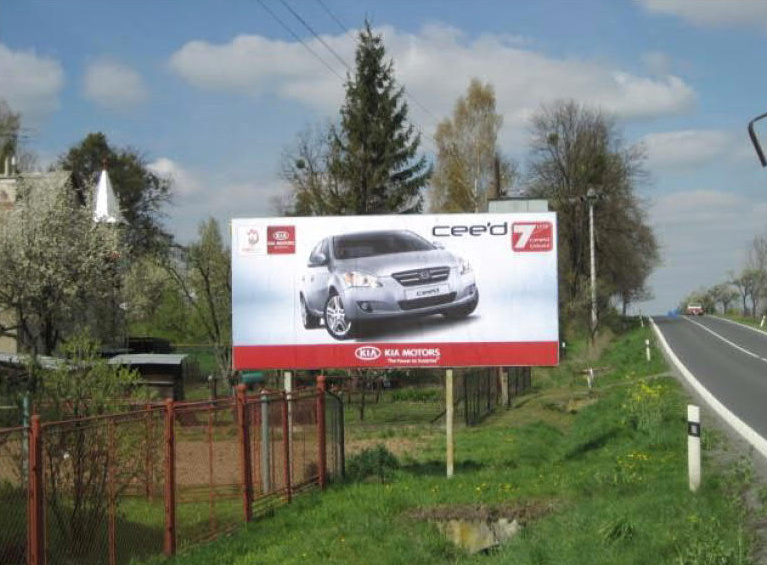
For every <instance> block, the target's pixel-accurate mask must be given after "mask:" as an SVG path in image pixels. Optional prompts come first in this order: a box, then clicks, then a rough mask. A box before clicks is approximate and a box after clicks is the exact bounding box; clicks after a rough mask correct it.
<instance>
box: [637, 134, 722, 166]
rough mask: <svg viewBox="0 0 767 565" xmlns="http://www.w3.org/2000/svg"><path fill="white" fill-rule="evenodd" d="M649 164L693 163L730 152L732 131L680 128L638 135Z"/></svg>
mask: <svg viewBox="0 0 767 565" xmlns="http://www.w3.org/2000/svg"><path fill="white" fill-rule="evenodd" d="M642 143H643V144H644V145H645V147H646V148H647V157H648V163H649V165H650V167H652V168H654V169H655V168H657V169H676V168H686V167H695V166H698V165H703V164H706V163H711V162H715V161H717V160H721V159H729V158H731V157H733V156H734V153H733V152H734V149H735V148H736V147H737V145H736V143H735V140H734V139H733V135H732V134H730V133H728V132H725V131H720V130H682V131H671V132H664V133H651V134H648V135H646V136H644V137H643V138H642Z"/></svg>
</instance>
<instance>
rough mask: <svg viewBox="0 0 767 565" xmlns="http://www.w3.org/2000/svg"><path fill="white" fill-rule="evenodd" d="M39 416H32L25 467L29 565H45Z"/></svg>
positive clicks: (41, 444)
mask: <svg viewBox="0 0 767 565" xmlns="http://www.w3.org/2000/svg"><path fill="white" fill-rule="evenodd" d="M42 434H43V432H42V427H41V425H40V416H37V415H35V416H32V423H31V426H30V430H29V437H28V442H29V464H28V466H27V473H28V475H29V476H28V478H27V481H28V482H27V488H28V489H29V495H28V496H29V498H28V500H27V505H28V506H27V536H28V539H27V548H28V552H29V554H28V556H27V557H28V563H29V565H45V561H46V556H45V514H44V510H45V493H44V492H43V436H42Z"/></svg>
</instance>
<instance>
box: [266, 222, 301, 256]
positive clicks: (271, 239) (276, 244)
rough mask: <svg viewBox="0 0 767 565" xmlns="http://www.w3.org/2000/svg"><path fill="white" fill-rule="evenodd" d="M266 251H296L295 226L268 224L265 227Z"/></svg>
mask: <svg viewBox="0 0 767 565" xmlns="http://www.w3.org/2000/svg"><path fill="white" fill-rule="evenodd" d="M266 252H267V253H268V254H269V255H273V254H275V253H277V254H279V253H295V252H296V226H269V227H267V228H266Z"/></svg>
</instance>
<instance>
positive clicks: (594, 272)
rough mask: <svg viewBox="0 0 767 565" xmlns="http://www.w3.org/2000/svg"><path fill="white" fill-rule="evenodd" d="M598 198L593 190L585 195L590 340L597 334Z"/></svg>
mask: <svg viewBox="0 0 767 565" xmlns="http://www.w3.org/2000/svg"><path fill="white" fill-rule="evenodd" d="M599 197H600V195H597V192H596V191H595V190H594V189H593V188H589V190H588V192H587V193H586V200H587V201H588V203H589V248H590V250H591V339H592V341H593V340H594V336H595V335H596V332H597V321H598V320H597V258H596V253H595V252H594V203H595V202H596V200H597V199H598V198H599Z"/></svg>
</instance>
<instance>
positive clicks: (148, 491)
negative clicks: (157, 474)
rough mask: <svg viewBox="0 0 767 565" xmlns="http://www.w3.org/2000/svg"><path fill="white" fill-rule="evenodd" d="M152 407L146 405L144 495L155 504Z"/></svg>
mask: <svg viewBox="0 0 767 565" xmlns="http://www.w3.org/2000/svg"><path fill="white" fill-rule="evenodd" d="M152 417H153V414H152V407H151V406H150V405H149V403H147V404H145V405H144V418H145V419H146V423H145V428H146V434H145V435H146V453H145V454H144V468H145V471H144V475H145V477H144V479H145V480H144V493H145V495H146V497H147V499H149V502H153V499H154V496H153V492H152V489H153V485H152V478H153V475H154V470H153V468H152V464H153V461H152V451H153V448H154V426H153V422H152Z"/></svg>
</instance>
